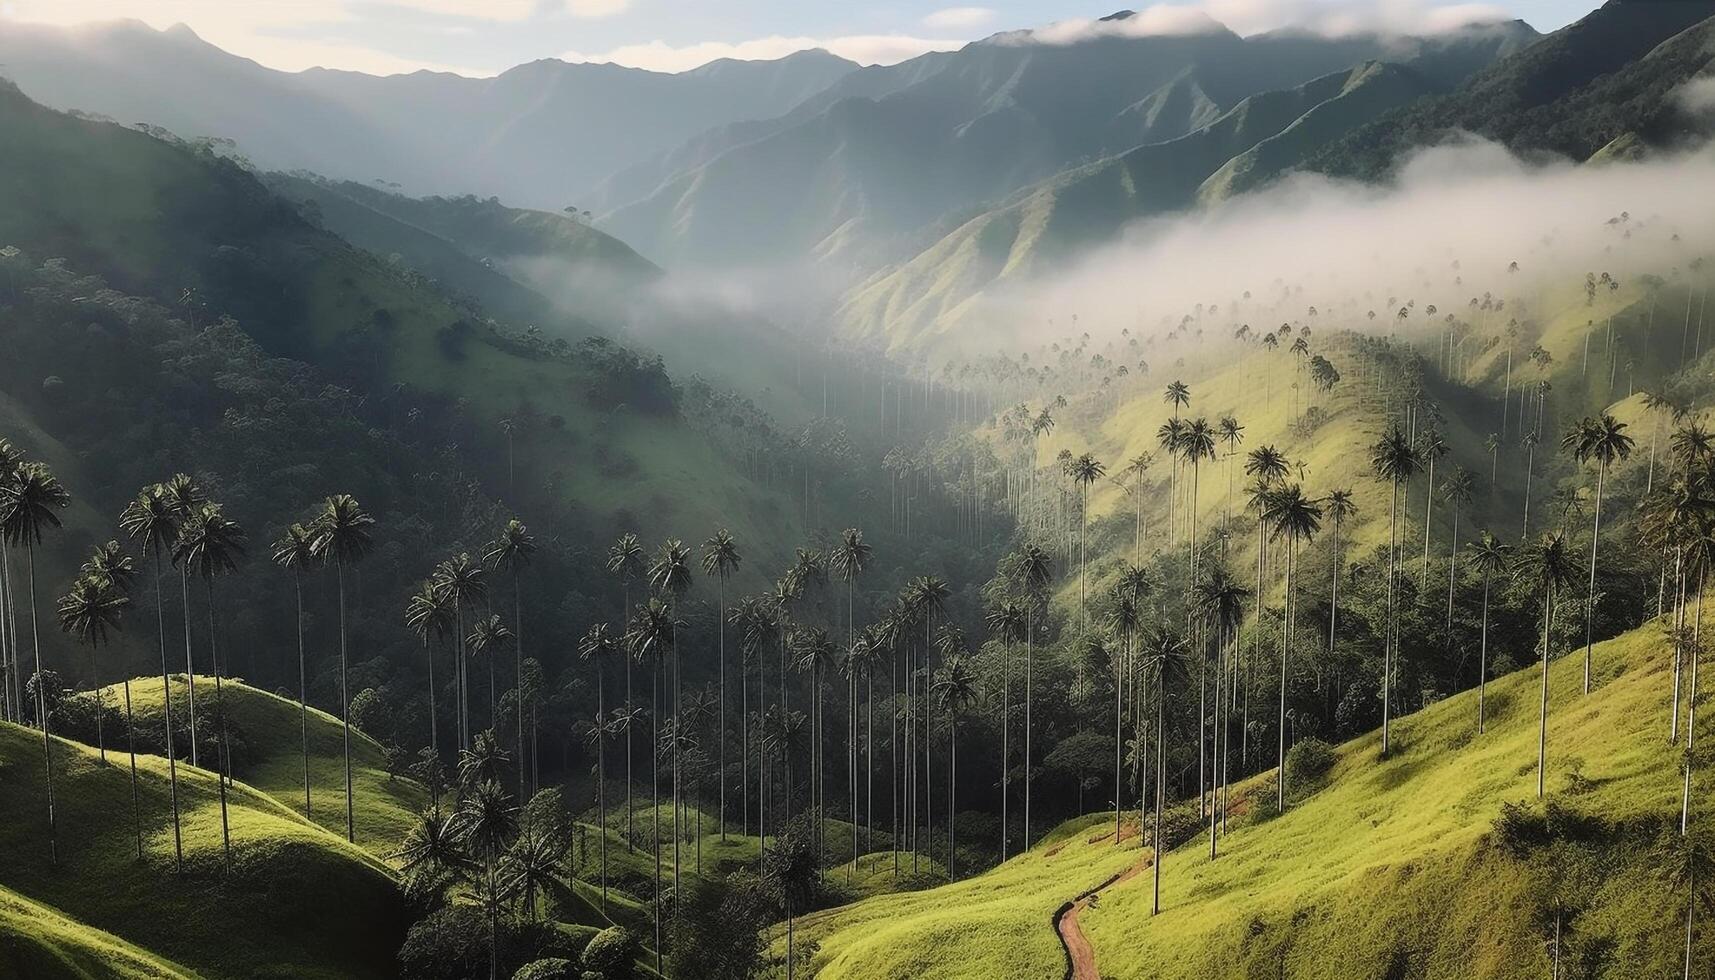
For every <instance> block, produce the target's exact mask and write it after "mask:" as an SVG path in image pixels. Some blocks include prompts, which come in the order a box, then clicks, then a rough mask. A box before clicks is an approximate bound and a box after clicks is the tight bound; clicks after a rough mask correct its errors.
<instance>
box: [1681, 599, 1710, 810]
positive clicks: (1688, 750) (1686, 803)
mask: <svg viewBox="0 0 1715 980" xmlns="http://www.w3.org/2000/svg"><path fill="white" fill-rule="evenodd" d="M1707 585H1708V573H1707V572H1705V573H1703V575H1702V577H1701V578H1700V579H1699V581H1698V583H1697V625H1696V626H1694V627H1693V628H1692V640H1691V691H1690V693H1689V694H1688V695H1687V697H1686V699H1685V700H1686V702H1687V705H1688V707H1687V708H1686V713H1685V788H1684V790H1683V792H1682V793H1681V795H1680V798H1679V835H1680V836H1681V837H1684V836H1685V835H1686V834H1687V833H1688V832H1690V829H1691V776H1692V769H1693V767H1694V766H1695V764H1696V760H1697V754H1696V752H1695V751H1694V750H1695V748H1696V740H1697V665H1698V662H1699V661H1701V660H1702V659H1703V658H1702V650H1703V641H1702V638H1701V636H1700V634H1701V633H1702V632H1703V591H1704V588H1705V587H1706V586H1707Z"/></svg>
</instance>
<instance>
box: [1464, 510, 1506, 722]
mask: <svg viewBox="0 0 1715 980" xmlns="http://www.w3.org/2000/svg"><path fill="white" fill-rule="evenodd" d="M1466 548H1467V549H1468V550H1469V551H1470V555H1471V564H1472V565H1474V566H1476V569H1477V572H1478V573H1479V574H1481V575H1482V576H1483V640H1482V646H1481V647H1480V652H1479V653H1478V657H1477V734H1479V735H1481V734H1483V727H1484V724H1485V721H1486V718H1485V715H1486V704H1485V700H1486V697H1487V689H1488V682H1489V586H1490V584H1491V583H1492V582H1493V580H1494V577H1495V575H1496V573H1498V572H1502V571H1505V570H1506V569H1507V567H1508V566H1510V565H1511V564H1512V554H1513V549H1512V546H1511V545H1508V544H1503V543H1502V542H1501V541H1500V540H1498V539H1497V538H1496V537H1495V536H1494V535H1493V534H1490V533H1489V532H1487V531H1484V532H1483V533H1482V535H1481V536H1480V537H1478V538H1477V540H1475V541H1472V542H1470V543H1469V544H1467V545H1466Z"/></svg>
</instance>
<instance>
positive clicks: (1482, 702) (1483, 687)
mask: <svg viewBox="0 0 1715 980" xmlns="http://www.w3.org/2000/svg"><path fill="white" fill-rule="evenodd" d="M1490 574H1491V573H1490V572H1486V571H1485V572H1484V573H1483V644H1482V648H1481V649H1482V652H1481V653H1479V654H1478V656H1477V734H1478V735H1481V734H1483V726H1484V722H1485V714H1486V710H1487V704H1486V700H1487V697H1488V687H1489V577H1490Z"/></svg>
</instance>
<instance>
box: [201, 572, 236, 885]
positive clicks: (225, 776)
mask: <svg viewBox="0 0 1715 980" xmlns="http://www.w3.org/2000/svg"><path fill="white" fill-rule="evenodd" d="M203 582H204V584H205V585H206V586H207V587H208V663H209V667H210V668H211V669H212V670H213V671H214V712H215V722H216V728H217V732H216V737H217V738H219V739H220V741H219V743H218V747H217V748H216V750H215V760H214V767H215V774H214V781H215V784H216V785H217V786H219V787H220V862H221V870H222V871H231V870H232V824H231V821H230V820H229V819H228V817H227V810H226V784H227V782H228V781H230V780H231V779H232V755H231V753H229V752H228V751H227V740H226V732H227V727H226V698H225V697H223V696H222V694H221V688H220V653H219V651H218V650H217V648H216V646H215V629H214V576H213V575H209V576H207V577H205V578H204V579H203Z"/></svg>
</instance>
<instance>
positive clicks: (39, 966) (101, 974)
mask: <svg viewBox="0 0 1715 980" xmlns="http://www.w3.org/2000/svg"><path fill="white" fill-rule="evenodd" d="M0 968H4V969H5V970H6V971H7V973H8V975H9V976H18V977H66V978H68V980H70V978H75V980H100V978H107V977H111V978H115V980H180V978H188V977H190V976H191V974H190V973H188V972H186V971H185V969H184V968H183V967H180V966H176V965H174V964H171V963H168V962H167V961H166V960H163V959H161V958H160V957H158V956H155V955H154V954H152V953H150V952H148V951H147V950H144V949H142V948H140V947H137V946H134V945H132V944H131V943H128V942H126V941H125V940H123V939H119V938H118V937H116V936H113V935H112V934H110V933H105V932H102V931H101V930H99V929H92V928H90V927H89V926H86V925H83V924H82V923H80V922H78V921H76V920H74V919H70V918H67V917H66V916H64V915H61V914H60V913H59V912H57V911H55V910H54V909H52V908H49V907H48V906H46V905H42V904H41V903H39V902H32V901H30V900H29V899H27V898H24V897H23V896H21V895H19V894H17V893H16V892H13V891H11V890H10V889H7V888H0Z"/></svg>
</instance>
